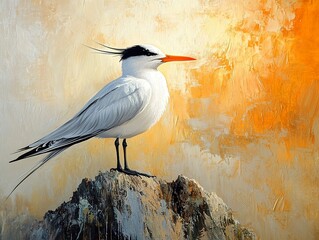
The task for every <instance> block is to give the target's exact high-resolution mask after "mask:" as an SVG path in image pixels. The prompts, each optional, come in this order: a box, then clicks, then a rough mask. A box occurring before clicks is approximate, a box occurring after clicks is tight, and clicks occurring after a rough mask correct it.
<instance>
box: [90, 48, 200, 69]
mask: <svg viewBox="0 0 319 240" xmlns="http://www.w3.org/2000/svg"><path fill="white" fill-rule="evenodd" d="M100 45H101V46H103V47H106V48H108V50H101V49H97V48H91V47H90V48H91V49H93V50H95V51H97V52H98V53H104V54H114V55H119V56H120V57H121V59H120V61H122V69H123V73H124V72H132V71H133V72H136V71H140V70H145V69H157V68H158V66H160V65H161V64H163V63H165V62H173V61H190V60H196V59H195V58H191V57H185V56H173V55H166V54H164V53H163V52H162V51H161V50H159V49H158V48H156V47H154V46H152V45H146V44H143V45H134V46H132V47H128V48H125V49H120V48H113V47H108V46H106V45H103V44H100Z"/></svg>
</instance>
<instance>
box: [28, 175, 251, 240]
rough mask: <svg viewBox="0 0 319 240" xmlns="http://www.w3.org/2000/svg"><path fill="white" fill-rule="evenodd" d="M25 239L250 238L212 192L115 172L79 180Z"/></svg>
mask: <svg viewBox="0 0 319 240" xmlns="http://www.w3.org/2000/svg"><path fill="white" fill-rule="evenodd" d="M27 234H28V236H26V238H30V239H216V240H217V239H218V240H221V239H255V235H254V234H253V233H252V232H250V231H249V230H247V229H245V228H243V227H241V226H240V224H239V223H238V222H237V221H236V220H234V219H233V217H232V213H231V211H230V209H229V208H228V207H227V206H226V204H225V203H224V202H223V201H222V199H220V198H219V197H218V196H217V195H216V194H215V193H207V192H205V191H204V190H203V188H202V187H201V186H200V185H199V184H198V183H197V182H196V181H194V180H191V179H188V178H187V177H184V176H179V177H178V178H177V180H175V181H173V182H166V181H163V180H161V179H158V178H146V177H137V176H129V175H125V174H121V173H118V172H115V171H114V172H106V173H100V174H99V175H98V176H97V177H96V178H95V180H88V179H83V180H82V182H81V184H80V185H79V187H78V189H77V191H76V192H74V193H73V197H72V199H71V200H70V201H69V202H66V203H63V204H62V205H61V206H60V207H58V208H57V209H56V210H55V211H49V212H47V213H46V214H45V216H44V219H43V221H40V222H37V224H33V225H32V227H31V228H30V230H29V231H28V233H27Z"/></svg>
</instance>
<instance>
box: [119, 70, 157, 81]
mask: <svg viewBox="0 0 319 240" xmlns="http://www.w3.org/2000/svg"><path fill="white" fill-rule="evenodd" d="M122 73H123V76H132V77H136V78H142V79H148V78H149V77H151V76H152V77H154V76H156V75H162V73H161V72H159V71H158V70H157V69H154V68H122Z"/></svg>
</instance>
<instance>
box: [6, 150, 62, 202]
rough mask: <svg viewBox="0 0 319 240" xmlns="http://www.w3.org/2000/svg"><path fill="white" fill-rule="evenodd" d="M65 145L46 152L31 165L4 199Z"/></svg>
mask: <svg viewBox="0 0 319 240" xmlns="http://www.w3.org/2000/svg"><path fill="white" fill-rule="evenodd" d="M65 149H67V147H65V148H60V149H58V150H55V151H54V152H51V153H50V154H48V155H47V156H46V157H45V158H43V159H42V160H41V161H40V162H38V163H37V164H36V165H35V166H33V167H32V168H31V169H30V170H29V171H27V172H26V173H25V174H24V175H23V176H22V179H21V180H20V182H19V183H18V184H17V185H16V186H15V187H14V188H13V189H12V191H11V192H10V193H9V195H8V196H7V198H6V199H8V198H9V197H10V196H11V194H12V193H13V192H14V191H15V190H16V189H17V188H18V187H19V186H20V184H21V183H23V182H24V181H25V180H26V179H27V178H28V177H29V176H30V175H31V174H32V173H34V172H35V171H36V170H38V169H39V168H40V167H41V166H42V165H44V164H45V163H46V162H47V161H49V160H50V159H51V158H53V157H55V156H56V155H58V154H60V153H61V152H63V151H64V150H65Z"/></svg>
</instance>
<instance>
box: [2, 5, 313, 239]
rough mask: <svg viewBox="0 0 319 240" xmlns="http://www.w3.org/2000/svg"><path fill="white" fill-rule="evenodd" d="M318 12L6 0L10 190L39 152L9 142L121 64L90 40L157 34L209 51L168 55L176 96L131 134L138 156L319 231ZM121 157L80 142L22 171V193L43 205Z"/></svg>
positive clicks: (263, 226) (272, 226)
mask: <svg viewBox="0 0 319 240" xmlns="http://www.w3.org/2000/svg"><path fill="white" fill-rule="evenodd" d="M318 14H319V1H310V0H309V1H289V0H282V1H278V0H262V1H256V0H247V1H237V0H223V1H218V0H215V1H204V0H198V1H195V0H189V1H153V2H149V1H133V0H127V1H101V0H100V1H84V0H83V1H55V2H51V1H22V0H21V1H18V0H15V1H1V3H0V16H1V18H0V36H1V41H0V43H1V44H0V54H1V55H0V80H1V88H0V110H1V111H0V119H1V125H0V136H1V145H0V155H1V161H0V169H1V174H0V190H1V194H2V195H3V196H4V195H6V194H7V193H8V192H10V190H11V189H12V188H13V187H14V186H15V184H16V183H17V180H18V177H19V176H20V175H21V174H23V173H24V172H25V171H26V170H27V169H29V168H31V166H33V164H35V163H36V162H37V161H38V160H39V158H33V159H29V160H25V161H23V162H19V163H16V164H8V161H9V160H12V159H13V158H14V157H15V156H14V155H11V153H12V152H14V151H15V150H16V149H18V148H20V147H23V146H25V145H27V144H28V143H31V142H33V141H35V140H37V139H39V138H40V137H42V136H43V135H45V134H47V133H48V132H50V131H52V130H54V129H55V128H56V127H58V126H59V125H61V124H62V123H64V122H65V121H66V120H68V118H70V117H72V116H73V115H74V114H75V113H76V112H77V111H78V110H79V109H80V108H81V107H82V105H83V104H84V103H85V102H86V101H87V100H88V99H89V98H90V97H91V96H93V95H94V94H95V93H96V92H97V91H98V90H99V89H100V88H102V86H104V85H105V84H106V83H107V82H109V81H110V80H111V79H114V78H116V77H118V76H119V75H120V64H119V62H118V61H119V59H118V58H114V57H110V56H105V55H98V54H93V53H92V51H90V50H89V49H88V48H86V47H84V46H83V44H87V45H91V46H96V44H95V42H94V41H98V42H101V43H105V44H107V45H110V46H114V47H126V46H131V45H133V44H138V43H150V44H153V45H155V46H157V47H159V48H160V49H161V50H162V51H163V52H166V53H168V54H178V55H189V56H193V57H196V58H197V59H198V61H196V62H192V63H171V64H166V65H163V66H161V67H160V70H161V71H162V72H163V73H164V75H165V76H166V78H167V81H168V85H169V88H170V94H171V98H170V103H169V107H168V108H167V111H166V112H165V114H164V116H163V118H162V119H161V121H160V123H158V124H157V125H156V126H155V127H153V128H152V129H151V130H150V131H149V132H147V133H145V134H142V135H140V136H138V137H135V138H134V139H131V140H129V142H128V144H129V150H128V151H129V161H130V163H131V166H132V168H134V169H138V170H141V171H146V172H150V173H153V174H156V175H157V176H159V177H163V178H165V179H168V180H171V179H173V178H176V176H177V175H179V174H184V175H186V176H189V177H191V178H195V179H196V180H197V181H198V182H199V183H200V184H201V185H203V187H204V188H206V189H207V190H208V191H215V192H216V193H217V194H218V195H219V196H220V197H222V198H223V200H224V201H225V202H226V203H227V204H228V205H229V206H230V207H231V208H232V209H233V210H234V211H235V217H237V218H238V219H239V220H240V222H241V223H243V224H244V225H245V226H248V227H252V228H253V229H254V230H255V232H256V233H257V235H258V236H259V237H261V238H262V239H316V238H317V239H318V238H319V227H318V221H319V201H318V199H319V188H318V183H319V148H318V147H319V78H318V75H319V70H318V69H319V60H318V58H319V50H318V49H319V48H318V45H319V20H318ZM114 166H115V153H114V149H113V140H101V139H92V140H90V141H88V142H85V143H81V144H79V145H77V146H74V147H72V148H71V149H69V150H67V151H66V152H64V153H63V154H61V155H60V156H59V157H57V158H55V159H54V160H52V161H50V162H49V163H48V164H46V165H45V166H44V167H42V168H41V170H39V171H38V172H37V173H35V174H34V175H33V176H32V177H30V178H29V179H28V180H27V181H26V182H25V183H23V185H21V187H20V188H19V189H18V190H17V191H16V192H15V194H14V195H13V197H12V206H11V207H12V209H14V211H15V212H17V213H22V212H25V211H28V212H29V213H31V214H32V215H34V216H36V217H39V218H41V217H42V215H43V213H44V212H45V211H47V210H48V209H54V208H55V207H57V206H58V205H59V204H60V203H61V202H63V201H67V200H68V199H69V197H70V196H71V194H72V191H73V190H74V189H75V188H76V186H77V185H78V184H79V182H80V180H81V179H82V178H84V177H94V176H95V175H96V174H97V173H98V171H106V170H108V169H109V168H110V167H114ZM5 216H6V214H4V213H3V211H2V218H4V217H5ZM2 220H3V219H2Z"/></svg>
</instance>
